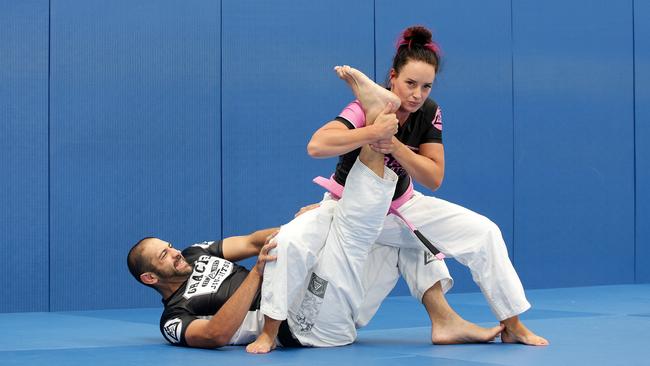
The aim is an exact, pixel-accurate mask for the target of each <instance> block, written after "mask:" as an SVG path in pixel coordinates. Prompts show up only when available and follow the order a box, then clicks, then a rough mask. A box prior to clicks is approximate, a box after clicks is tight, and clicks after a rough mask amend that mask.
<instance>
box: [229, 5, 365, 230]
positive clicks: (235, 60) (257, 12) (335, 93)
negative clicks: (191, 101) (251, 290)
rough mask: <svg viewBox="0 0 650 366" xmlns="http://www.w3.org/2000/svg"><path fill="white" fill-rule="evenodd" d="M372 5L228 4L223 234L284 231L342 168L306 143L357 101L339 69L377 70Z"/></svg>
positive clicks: (320, 193) (319, 195) (316, 198)
mask: <svg viewBox="0 0 650 366" xmlns="http://www.w3.org/2000/svg"><path fill="white" fill-rule="evenodd" d="M372 15H373V13H372V1H368V0H366V1H358V2H357V1H355V2H346V1H335V2H312V3H309V6H305V3H304V2H300V1H296V0H294V1H287V0H285V1H274V2H268V3H266V2H260V1H252V0H244V1H228V2H224V4H223V48H222V52H223V64H222V67H223V89H222V90H223V91H222V93H223V100H222V103H223V117H222V119H223V125H222V133H223V151H222V164H223V177H224V181H223V234H224V236H230V235H238V234H245V233H248V232H251V231H253V230H257V229H260V228H265V227H272V226H279V225H281V224H283V223H286V222H288V221H289V220H291V219H292V218H293V215H294V213H295V212H296V211H297V210H298V209H299V208H300V207H301V206H304V205H306V204H309V203H313V202H318V201H320V199H321V198H322V193H323V191H322V190H321V189H320V188H318V187H317V186H316V185H314V184H313V183H311V180H312V178H313V177H314V176H316V175H323V176H329V174H331V173H332V172H333V169H334V167H335V164H336V160H335V159H325V160H317V159H312V158H310V157H309V156H308V155H307V149H306V147H307V142H308V141H309V139H310V137H311V135H312V134H313V133H314V132H315V131H316V130H317V129H318V128H319V127H320V126H321V125H323V124H324V123H325V122H327V121H330V120H332V119H334V118H335V117H336V116H337V115H338V113H339V112H340V111H341V110H342V109H343V107H344V106H345V105H346V103H347V102H349V101H350V100H351V99H352V93H351V92H350V91H349V89H348V87H347V85H346V84H345V83H344V82H343V81H342V80H339V79H338V77H337V76H336V74H335V73H334V71H333V66H335V65H337V64H350V65H355V66H357V67H359V68H360V69H361V70H363V71H366V72H371V73H372V69H373V19H372Z"/></svg>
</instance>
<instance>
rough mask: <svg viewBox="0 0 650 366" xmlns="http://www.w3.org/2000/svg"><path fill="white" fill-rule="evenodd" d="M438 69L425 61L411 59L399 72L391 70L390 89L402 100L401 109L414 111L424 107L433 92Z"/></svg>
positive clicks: (409, 111)
mask: <svg viewBox="0 0 650 366" xmlns="http://www.w3.org/2000/svg"><path fill="white" fill-rule="evenodd" d="M435 78H436V69H435V68H434V67H433V65H430V64H428V63H426V62H423V61H411V60H409V61H408V62H407V63H406V64H405V65H404V66H403V67H402V70H401V71H400V73H399V74H397V73H396V72H395V70H394V69H393V70H391V71H390V90H391V91H392V92H393V93H395V94H396V95H397V96H398V97H399V98H400V99H401V100H402V105H401V106H400V110H401V111H403V112H408V113H413V112H415V111H417V110H418V109H420V107H422V104H424V101H425V100H426V99H427V97H428V96H429V93H431V86H432V85H433V80H434V79H435Z"/></svg>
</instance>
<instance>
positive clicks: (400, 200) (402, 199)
mask: <svg viewBox="0 0 650 366" xmlns="http://www.w3.org/2000/svg"><path fill="white" fill-rule="evenodd" d="M314 183H316V184H318V185H319V186H321V187H323V188H325V189H326V190H327V191H328V192H329V193H330V194H331V195H332V196H333V197H334V198H336V199H340V198H341V197H343V189H344V188H345V187H344V186H342V185H341V184H339V183H338V182H337V181H336V180H334V176H333V175H332V177H330V179H327V178H324V177H316V178H314ZM411 197H413V182H409V186H408V188H407V189H406V191H405V192H404V193H402V195H401V196H399V197H397V198H396V199H394V200H393V202H391V204H390V207H389V208H388V214H393V215H395V216H397V217H399V218H400V219H402V221H404V223H405V224H406V226H408V227H409V229H411V231H412V232H413V233H414V234H415V236H417V238H418V239H420V241H421V242H422V244H424V246H425V247H427V249H429V251H430V252H431V253H432V254H433V255H434V256H435V257H436V258H438V259H440V260H442V259H444V258H445V255H444V254H443V253H441V252H440V251H439V250H438V248H436V247H434V246H433V244H431V242H430V241H429V240H428V239H427V238H426V237H425V236H424V235H422V233H421V232H420V231H419V230H418V229H417V228H415V226H413V224H411V223H410V222H409V221H408V220H407V219H406V218H405V217H404V216H402V214H401V213H400V212H399V208H400V207H402V205H403V204H405V203H406V201H408V200H410V199H411Z"/></svg>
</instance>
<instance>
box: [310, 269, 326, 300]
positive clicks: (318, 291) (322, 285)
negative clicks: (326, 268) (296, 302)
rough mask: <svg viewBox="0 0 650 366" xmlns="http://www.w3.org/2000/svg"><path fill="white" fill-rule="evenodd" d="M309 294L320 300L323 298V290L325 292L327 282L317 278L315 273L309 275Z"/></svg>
mask: <svg viewBox="0 0 650 366" xmlns="http://www.w3.org/2000/svg"><path fill="white" fill-rule="evenodd" d="M308 290H309V292H311V293H312V294H314V295H316V296H318V297H320V298H321V299H322V298H324V297H325V290H327V281H325V280H324V279H322V278H320V277H318V276H317V275H316V273H313V272H312V274H311V279H310V280H309V287H308Z"/></svg>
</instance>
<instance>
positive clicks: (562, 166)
mask: <svg viewBox="0 0 650 366" xmlns="http://www.w3.org/2000/svg"><path fill="white" fill-rule="evenodd" d="M587 8H588V9H589V11H585V9H587ZM632 15H633V12H632V2H631V1H618V2H601V1H598V2H593V1H589V0H573V1H570V2H567V1H562V0H553V1H547V2H544V3H540V2H535V1H521V2H515V3H514V6H513V20H514V21H513V60H514V62H513V71H514V87H513V92H514V106H515V108H514V116H515V123H514V134H515V139H514V141H515V156H514V166H515V191H514V192H515V200H514V201H515V214H514V217H515V243H516V246H515V256H514V259H515V263H516V264H517V267H518V268H519V274H520V275H521V277H522V280H523V282H524V284H526V285H528V286H533V287H551V286H557V287H563V286H574V285H590V284H610V283H629V282H634V144H633V142H634V109H633V96H634V94H633V92H634V90H633V80H634V79H633V78H634V72H633V28H632ZM605 258H606V263H607V265H606V266H604V265H603V264H604V259H605ZM545 268H548V269H550V268H552V269H553V275H552V276H551V278H549V275H548V273H547V270H544V269H545Z"/></svg>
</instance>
